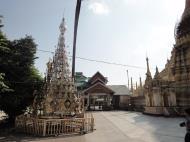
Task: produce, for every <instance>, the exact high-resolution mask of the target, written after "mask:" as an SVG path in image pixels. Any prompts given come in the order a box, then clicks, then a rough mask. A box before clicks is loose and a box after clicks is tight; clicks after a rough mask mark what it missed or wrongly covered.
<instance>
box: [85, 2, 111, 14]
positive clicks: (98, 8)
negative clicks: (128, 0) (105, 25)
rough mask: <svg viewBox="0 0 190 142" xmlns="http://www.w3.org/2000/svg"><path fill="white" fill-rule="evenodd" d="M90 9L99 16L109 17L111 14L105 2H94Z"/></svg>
mask: <svg viewBox="0 0 190 142" xmlns="http://www.w3.org/2000/svg"><path fill="white" fill-rule="evenodd" d="M88 9H89V10H92V12H93V13H94V14H98V15H108V14H109V12H110V10H109V8H108V6H107V5H106V4H105V3H103V2H92V3H90V5H89V7H88Z"/></svg>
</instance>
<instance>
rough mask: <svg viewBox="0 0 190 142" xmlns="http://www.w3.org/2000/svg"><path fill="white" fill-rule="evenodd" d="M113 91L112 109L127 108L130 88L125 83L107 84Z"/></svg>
mask: <svg viewBox="0 0 190 142" xmlns="http://www.w3.org/2000/svg"><path fill="white" fill-rule="evenodd" d="M108 87H109V88H110V89H112V90H113V91H114V94H113V99H112V104H113V108H114V109H128V108H129V106H130V95H131V94H130V90H129V88H127V86H126V85H108Z"/></svg>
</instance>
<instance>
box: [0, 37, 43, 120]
mask: <svg viewBox="0 0 190 142" xmlns="http://www.w3.org/2000/svg"><path fill="white" fill-rule="evenodd" d="M4 41H5V42H4V43H5V44H4V43H3V46H0V63H1V64H0V73H5V77H4V81H5V83H6V85H7V86H9V87H10V88H11V89H12V90H14V91H11V92H10V91H8V92H0V98H1V99H0V110H3V111H4V112H5V113H7V114H8V116H9V118H10V120H12V121H14V119H15V117H16V116H17V115H19V114H22V113H23V112H24V111H25V110H26V108H27V106H29V105H31V103H32V102H33V99H34V97H35V96H33V92H34V90H40V88H41V85H42V82H43V79H42V77H41V76H40V74H39V72H38V70H37V69H36V68H35V67H34V61H35V59H36V57H35V54H36V44H35V43H34V40H33V38H32V37H31V36H26V37H25V38H21V39H19V40H14V41H9V40H4Z"/></svg>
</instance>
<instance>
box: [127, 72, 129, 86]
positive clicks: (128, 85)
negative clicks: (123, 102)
mask: <svg viewBox="0 0 190 142" xmlns="http://www.w3.org/2000/svg"><path fill="white" fill-rule="evenodd" d="M127 80H128V88H129V72H128V70H127Z"/></svg>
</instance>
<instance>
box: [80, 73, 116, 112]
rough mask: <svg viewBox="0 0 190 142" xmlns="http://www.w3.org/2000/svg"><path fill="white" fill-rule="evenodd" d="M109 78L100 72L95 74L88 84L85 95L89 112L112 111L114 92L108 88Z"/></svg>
mask: <svg viewBox="0 0 190 142" xmlns="http://www.w3.org/2000/svg"><path fill="white" fill-rule="evenodd" d="M107 82H108V81H107V78H106V77H104V76H103V75H102V74H101V73H100V72H97V73H96V74H94V75H93V76H92V77H91V78H90V79H89V80H88V83H87V89H85V90H84V91H83V93H84V100H85V101H84V102H85V103H84V104H85V106H86V108H87V109H88V110H110V109H111V108H112V103H111V102H112V98H113V94H114V91H113V90H112V89H110V88H109V87H107V86H106V84H107Z"/></svg>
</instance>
